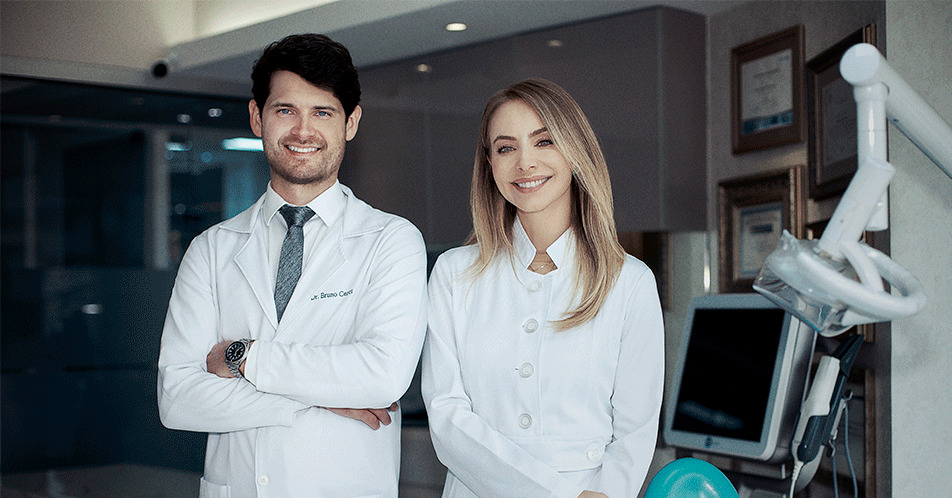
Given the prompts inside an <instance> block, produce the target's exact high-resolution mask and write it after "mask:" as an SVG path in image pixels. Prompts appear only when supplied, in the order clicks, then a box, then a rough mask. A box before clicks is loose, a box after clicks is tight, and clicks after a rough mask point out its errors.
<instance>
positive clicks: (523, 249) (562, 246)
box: [512, 216, 575, 268]
mask: <svg viewBox="0 0 952 498" xmlns="http://www.w3.org/2000/svg"><path fill="white" fill-rule="evenodd" d="M512 238H513V241H512V245H513V249H515V252H516V260H517V261H518V262H519V265H520V266H521V267H522V268H528V267H529V264H530V263H532V259H533V258H535V255H536V248H535V246H534V245H532V241H531V240H529V235H528V234H526V229H525V228H523V226H522V222H521V221H519V216H516V221H515V223H513V227H512ZM574 238H575V237H574V235H573V233H572V228H571V227H569V229H568V230H566V231H565V232H564V233H562V235H560V236H559V238H558V239H556V240H555V242H553V243H552V245H550V246H549V247H548V248H546V250H545V252H546V253H547V254H548V255H549V257H550V258H552V262H553V263H555V266H556V268H565V265H563V264H562V263H563V262H568V261H572V260H573V259H572V258H573V257H574V253H573V251H574V249H575V248H574V244H572V242H573V241H574Z"/></svg>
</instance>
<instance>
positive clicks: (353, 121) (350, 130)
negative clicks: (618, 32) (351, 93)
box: [344, 106, 362, 142]
mask: <svg viewBox="0 0 952 498" xmlns="http://www.w3.org/2000/svg"><path fill="white" fill-rule="evenodd" d="M361 112H362V111H361V109H360V106H357V107H354V112H352V113H350V116H347V123H346V124H345V125H344V126H345V130H344V131H345V133H346V135H345V138H346V139H347V141H348V142H349V141H350V140H351V139H353V138H354V136H355V135H357V125H358V124H360V114H361Z"/></svg>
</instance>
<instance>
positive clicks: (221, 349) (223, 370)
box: [205, 341, 234, 379]
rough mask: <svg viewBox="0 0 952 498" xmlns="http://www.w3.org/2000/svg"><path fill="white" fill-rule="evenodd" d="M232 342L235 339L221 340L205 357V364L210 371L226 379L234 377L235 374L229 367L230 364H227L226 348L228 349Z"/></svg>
mask: <svg viewBox="0 0 952 498" xmlns="http://www.w3.org/2000/svg"><path fill="white" fill-rule="evenodd" d="M232 342H234V341H225V342H219V343H218V344H215V346H214V347H213V348H212V350H211V351H209V352H208V356H206V357H205V366H206V368H207V369H208V372H209V373H213V374H215V375H217V376H219V377H224V378H226V379H231V378H233V377H234V375H232V374H231V370H229V369H228V365H225V349H227V348H228V346H229V345H230V344H231V343H232Z"/></svg>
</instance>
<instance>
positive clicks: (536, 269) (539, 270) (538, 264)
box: [529, 253, 555, 275]
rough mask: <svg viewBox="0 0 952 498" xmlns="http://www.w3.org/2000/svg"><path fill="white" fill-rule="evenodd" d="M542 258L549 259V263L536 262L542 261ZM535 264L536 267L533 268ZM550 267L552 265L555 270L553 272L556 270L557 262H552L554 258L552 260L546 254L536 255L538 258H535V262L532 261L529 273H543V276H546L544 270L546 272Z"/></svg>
mask: <svg viewBox="0 0 952 498" xmlns="http://www.w3.org/2000/svg"><path fill="white" fill-rule="evenodd" d="M540 256H541V257H543V258H545V259H547V260H548V261H541V262H537V261H536V260H537V259H540ZM534 264H535V265H536V266H535V267H534V268H533V266H532V265H534ZM549 265H552V269H553V270H554V269H555V262H554V261H552V258H550V257H549V255H548V254H546V253H541V254H536V257H535V258H533V260H532V262H531V263H529V271H531V272H534V273H541V274H543V275H544V274H545V273H542V270H545V269H546V268H548V267H549ZM546 273H547V272H546Z"/></svg>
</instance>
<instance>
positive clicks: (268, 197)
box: [261, 181, 346, 226]
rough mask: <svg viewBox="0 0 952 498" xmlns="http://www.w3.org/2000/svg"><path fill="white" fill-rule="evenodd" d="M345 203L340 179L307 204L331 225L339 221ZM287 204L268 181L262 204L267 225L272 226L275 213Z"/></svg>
mask: <svg viewBox="0 0 952 498" xmlns="http://www.w3.org/2000/svg"><path fill="white" fill-rule="evenodd" d="M345 203H346V199H345V196H344V191H343V189H342V188H341V184H340V182H339V181H338V182H334V184H333V185H331V186H330V188H328V189H327V190H325V191H324V192H323V193H322V194H321V195H319V196H317V197H315V198H314V199H312V200H311V202H308V203H307V204H306V206H307V207H309V208H311V210H312V211H314V214H316V215H317V217H319V218H320V219H321V221H323V222H324V224H325V225H326V226H331V225H333V224H334V222H335V221H337V218H340V215H341V213H342V212H344V204H345ZM285 204H289V203H288V202H287V201H285V200H284V199H283V198H281V196H280V195H278V193H277V192H275V191H274V189H273V188H271V182H268V189H267V190H266V191H265V194H264V202H263V203H262V204H261V214H262V215H264V222H265V225H267V226H271V221H272V220H274V216H275V214H277V213H278V210H279V209H281V206H284V205H285Z"/></svg>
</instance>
